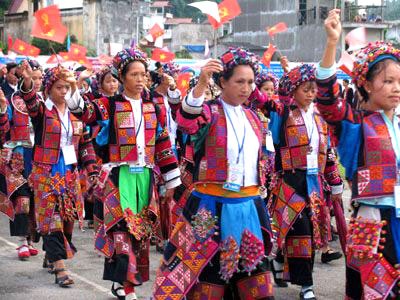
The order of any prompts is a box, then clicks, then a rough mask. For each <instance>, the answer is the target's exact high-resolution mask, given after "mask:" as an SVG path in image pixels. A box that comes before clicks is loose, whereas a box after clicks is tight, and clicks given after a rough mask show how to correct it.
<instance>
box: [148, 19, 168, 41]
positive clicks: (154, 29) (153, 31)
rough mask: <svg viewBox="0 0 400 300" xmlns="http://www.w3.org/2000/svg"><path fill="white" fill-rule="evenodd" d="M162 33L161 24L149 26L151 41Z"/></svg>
mask: <svg viewBox="0 0 400 300" xmlns="http://www.w3.org/2000/svg"><path fill="white" fill-rule="evenodd" d="M164 33H165V31H164V29H162V28H161V26H160V25H158V23H156V24H154V26H153V27H151V29H150V31H149V34H150V35H151V37H152V38H153V41H155V40H156V39H158V38H159V37H161V36H163V35H164Z"/></svg>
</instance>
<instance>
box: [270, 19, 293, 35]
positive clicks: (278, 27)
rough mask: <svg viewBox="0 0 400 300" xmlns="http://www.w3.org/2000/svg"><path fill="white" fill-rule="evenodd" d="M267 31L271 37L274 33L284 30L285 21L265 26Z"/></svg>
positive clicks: (285, 28) (285, 26)
mask: <svg viewBox="0 0 400 300" xmlns="http://www.w3.org/2000/svg"><path fill="white" fill-rule="evenodd" d="M266 29H267V32H268V34H269V36H270V37H273V36H274V35H275V34H277V33H280V32H285V31H286V30H287V29H288V28H287V25H286V23H284V22H280V23H278V24H276V25H274V26H272V27H267V28H266Z"/></svg>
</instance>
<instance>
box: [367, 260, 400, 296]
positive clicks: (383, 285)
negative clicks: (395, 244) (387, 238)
mask: <svg viewBox="0 0 400 300" xmlns="http://www.w3.org/2000/svg"><path fill="white" fill-rule="evenodd" d="M360 273H361V274H362V282H363V286H364V297H365V299H386V298H387V297H388V295H389V293H390V291H391V290H392V289H393V286H394V285H395V284H396V282H397V281H398V280H399V279H400V276H399V272H398V271H397V270H396V269H395V268H394V267H393V266H392V265H391V264H390V263H389V262H388V261H387V260H386V259H385V258H384V257H381V258H380V259H379V260H377V261H376V262H374V263H372V264H368V265H364V266H363V267H361V270H360ZM363 275H364V276H363ZM365 275H367V277H366V276H365ZM363 278H364V280H363ZM377 294H379V296H380V297H378V298H374V297H372V296H376V295H377Z"/></svg>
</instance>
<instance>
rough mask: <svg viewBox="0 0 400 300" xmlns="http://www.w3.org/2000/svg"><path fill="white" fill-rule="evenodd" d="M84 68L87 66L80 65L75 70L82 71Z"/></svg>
mask: <svg viewBox="0 0 400 300" xmlns="http://www.w3.org/2000/svg"><path fill="white" fill-rule="evenodd" d="M85 70H87V68H86V67H85V66H80V67H78V68H76V70H75V72H83V71H85Z"/></svg>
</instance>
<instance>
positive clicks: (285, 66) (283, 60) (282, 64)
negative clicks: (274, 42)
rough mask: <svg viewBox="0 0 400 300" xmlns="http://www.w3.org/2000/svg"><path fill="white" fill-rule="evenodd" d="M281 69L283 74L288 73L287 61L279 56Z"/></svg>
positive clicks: (284, 57)
mask: <svg viewBox="0 0 400 300" xmlns="http://www.w3.org/2000/svg"><path fill="white" fill-rule="evenodd" d="M279 61H280V63H281V67H282V69H283V71H284V72H285V73H287V72H289V60H288V58H287V57H286V56H281V58H280V59H279Z"/></svg>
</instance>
